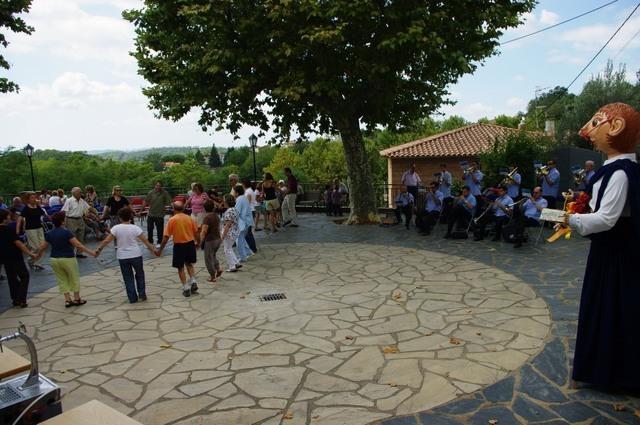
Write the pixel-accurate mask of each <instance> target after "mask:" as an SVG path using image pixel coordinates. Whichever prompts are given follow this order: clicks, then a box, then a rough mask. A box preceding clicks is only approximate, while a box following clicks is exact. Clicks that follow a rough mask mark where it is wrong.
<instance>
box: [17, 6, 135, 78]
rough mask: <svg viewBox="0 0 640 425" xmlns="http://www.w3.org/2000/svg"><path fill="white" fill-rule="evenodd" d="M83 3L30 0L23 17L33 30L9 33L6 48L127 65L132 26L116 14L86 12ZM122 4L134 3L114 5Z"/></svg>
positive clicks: (75, 59) (128, 64) (131, 40)
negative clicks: (106, 14) (11, 34)
mask: <svg viewBox="0 0 640 425" xmlns="http://www.w3.org/2000/svg"><path fill="white" fill-rule="evenodd" d="M87 3H89V1H87V0H76V1H50V0H49V1H46V0H40V1H36V2H34V4H33V7H32V9H31V11H30V12H29V14H28V15H27V16H26V17H25V18H26V20H27V22H28V23H29V25H32V26H33V27H34V28H35V32H34V33H33V34H32V35H30V36H29V35H25V34H17V35H14V36H11V38H10V40H9V41H10V42H11V44H10V45H9V51H10V52H11V53H30V52H33V53H37V54H38V55H42V54H45V53H46V54H50V55H53V56H55V57H61V58H64V59H70V60H73V61H78V62H80V61H83V62H84V61H87V60H91V61H98V62H107V63H111V64H113V65H116V66H131V65H132V64H133V63H134V60H133V58H132V57H131V56H129V54H128V52H129V51H130V50H131V49H132V47H133V37H134V31H133V26H132V25H131V24H130V23H128V22H126V21H125V20H124V19H122V18H121V17H117V15H116V14H113V16H103V15H92V14H90V13H87V12H86V11H85V10H83V9H82V8H81V5H82V4H87ZM91 3H107V2H97V1H93V2H91ZM126 3H132V5H133V3H138V2H126V1H120V2H119V3H118V4H120V5H121V6H122V7H124V6H125V4H126ZM130 6H131V5H130ZM120 10H121V9H119V10H118V13H119V11H120Z"/></svg>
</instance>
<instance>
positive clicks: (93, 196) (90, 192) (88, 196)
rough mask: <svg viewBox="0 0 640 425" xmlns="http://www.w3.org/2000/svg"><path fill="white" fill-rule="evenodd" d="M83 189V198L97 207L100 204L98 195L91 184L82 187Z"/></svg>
mask: <svg viewBox="0 0 640 425" xmlns="http://www.w3.org/2000/svg"><path fill="white" fill-rule="evenodd" d="M84 191H85V199H84V200H85V201H87V204H89V205H90V206H92V207H94V208H98V207H99V206H100V197H99V196H98V194H97V193H96V189H95V188H94V187H93V186H92V185H90V184H88V185H86V186H85V187H84Z"/></svg>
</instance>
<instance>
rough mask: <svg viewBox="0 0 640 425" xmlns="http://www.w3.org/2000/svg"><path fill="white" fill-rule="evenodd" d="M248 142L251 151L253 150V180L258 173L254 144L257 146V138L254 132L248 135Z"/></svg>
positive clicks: (255, 179) (256, 178) (255, 180)
mask: <svg viewBox="0 0 640 425" xmlns="http://www.w3.org/2000/svg"><path fill="white" fill-rule="evenodd" d="M249 143H251V151H252V152H253V181H254V182H257V181H258V173H257V171H256V146H258V138H257V137H256V135H255V134H252V135H251V136H249Z"/></svg>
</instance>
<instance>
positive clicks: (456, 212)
mask: <svg viewBox="0 0 640 425" xmlns="http://www.w3.org/2000/svg"><path fill="white" fill-rule="evenodd" d="M477 203H478V201H477V200H476V197H475V196H473V195H472V194H471V189H470V188H469V186H463V187H462V194H461V195H460V196H458V197H457V198H455V199H454V201H453V209H452V210H451V214H450V215H449V223H448V225H447V233H446V234H445V235H444V237H445V239H448V238H451V237H452V236H451V230H452V229H453V226H454V225H457V228H460V227H461V225H466V224H467V223H468V222H469V220H471V219H472V218H473V215H474V213H475V210H476V205H477ZM463 223H464V224H463Z"/></svg>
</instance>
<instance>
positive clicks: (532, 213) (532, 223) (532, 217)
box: [513, 186, 548, 248]
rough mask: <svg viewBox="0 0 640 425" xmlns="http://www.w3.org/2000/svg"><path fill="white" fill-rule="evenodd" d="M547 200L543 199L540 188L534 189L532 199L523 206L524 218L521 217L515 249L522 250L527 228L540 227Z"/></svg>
mask: <svg viewBox="0 0 640 425" xmlns="http://www.w3.org/2000/svg"><path fill="white" fill-rule="evenodd" d="M547 205H548V204H547V200H546V199H544V198H543V197H542V188H541V187H540V186H538V187H536V188H535V189H533V192H531V198H529V199H527V200H526V201H525V203H524V204H523V205H522V217H520V220H519V223H518V227H517V230H516V240H515V245H514V246H513V247H514V248H520V247H521V246H522V241H523V239H524V237H523V236H524V229H525V227H540V224H541V223H540V214H541V213H542V209H543V208H547Z"/></svg>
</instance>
